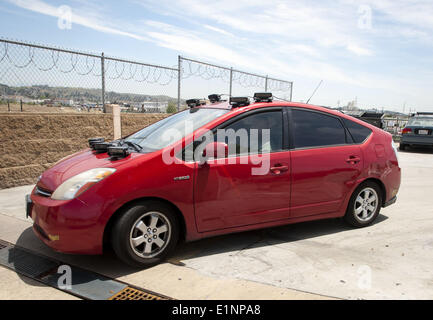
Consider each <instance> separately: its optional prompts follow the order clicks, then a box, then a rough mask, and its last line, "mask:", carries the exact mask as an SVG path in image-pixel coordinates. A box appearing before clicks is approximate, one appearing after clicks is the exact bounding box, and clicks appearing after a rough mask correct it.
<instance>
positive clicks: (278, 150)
mask: <svg viewBox="0 0 433 320" xmlns="http://www.w3.org/2000/svg"><path fill="white" fill-rule="evenodd" d="M222 129H224V130H225V131H224V134H225V137H223V139H220V138H221V136H220V133H221V131H219V132H218V134H217V135H216V138H215V139H218V141H223V142H225V143H227V144H228V147H229V155H228V157H227V158H225V159H209V160H207V162H206V163H205V164H202V165H198V166H196V174H195V183H194V203H195V214H196V221H197V227H198V230H199V232H205V231H211V230H217V229H223V228H231V227H238V226H245V225H252V224H257V223H264V222H270V221H275V220H279V219H287V218H288V217H289V206H290V170H289V169H290V152H289V151H288V149H287V148H286V147H285V144H286V141H285V138H283V137H284V134H283V132H285V130H283V117H282V111H281V109H279V110H269V111H263V110H261V111H256V112H253V113H250V114H248V115H244V116H242V118H240V119H237V120H235V121H234V122H231V123H230V124H229V125H226V126H224V127H223V128H222ZM266 130H269V131H268V134H266V133H264V132H266ZM233 133H235V138H234V139H233ZM245 136H248V141H247V142H245ZM256 138H257V139H256ZM253 140H256V141H257V144H254V141H253ZM252 146H253V147H252ZM222 160H224V161H222Z"/></svg>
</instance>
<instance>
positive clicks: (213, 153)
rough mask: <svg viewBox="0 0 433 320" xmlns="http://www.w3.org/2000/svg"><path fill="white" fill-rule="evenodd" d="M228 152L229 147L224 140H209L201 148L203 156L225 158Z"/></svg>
mask: <svg viewBox="0 0 433 320" xmlns="http://www.w3.org/2000/svg"><path fill="white" fill-rule="evenodd" d="M228 154H229V147H228V145H227V144H226V143H224V142H211V143H209V144H208V145H207V146H206V147H205V148H204V150H203V154H202V156H203V157H204V158H214V159H218V158H226V157H227V156H228Z"/></svg>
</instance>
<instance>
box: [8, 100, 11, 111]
mask: <svg viewBox="0 0 433 320" xmlns="http://www.w3.org/2000/svg"><path fill="white" fill-rule="evenodd" d="M8 112H11V106H10V105H9V99H8Z"/></svg>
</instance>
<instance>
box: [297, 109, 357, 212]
mask: <svg viewBox="0 0 433 320" xmlns="http://www.w3.org/2000/svg"><path fill="white" fill-rule="evenodd" d="M289 114H290V119H291V121H290V128H291V138H292V139H291V144H292V145H291V146H292V151H291V153H292V154H291V159H292V169H291V171H292V176H291V183H292V195H291V214H290V216H291V217H302V216H309V215H317V214H324V213H330V212H335V211H338V210H339V209H340V207H341V205H342V203H343V201H344V199H345V197H346V196H347V194H348V192H350V190H351V189H352V187H353V186H354V184H355V183H356V181H357V179H358V177H359V176H360V174H361V171H362V168H363V159H362V153H361V150H360V147H359V145H357V144H354V143H353V142H352V140H351V136H350V135H349V133H348V132H347V129H346V128H345V127H344V125H343V123H342V121H341V120H340V118H339V117H336V116H333V115H331V114H328V113H324V112H318V111H314V110H306V109H296V108H293V109H292V108H289Z"/></svg>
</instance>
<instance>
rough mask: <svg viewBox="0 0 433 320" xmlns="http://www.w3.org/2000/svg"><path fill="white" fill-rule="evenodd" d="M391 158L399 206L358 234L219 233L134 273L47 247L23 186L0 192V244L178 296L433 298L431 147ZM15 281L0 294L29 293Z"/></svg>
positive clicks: (338, 224)
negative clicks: (398, 173)
mask: <svg viewBox="0 0 433 320" xmlns="http://www.w3.org/2000/svg"><path fill="white" fill-rule="evenodd" d="M399 157H400V166H401V168H402V185H401V189H400V192H399V194H398V200H397V203H396V204H394V205H392V206H390V207H388V208H385V209H382V211H381V215H380V216H379V218H378V219H377V222H376V223H375V224H374V225H372V226H370V227H367V228H363V229H352V228H351V227H348V226H347V225H345V224H344V222H342V221H341V220H339V219H334V220H323V221H316V222H306V223H301V224H295V225H288V226H283V227H278V228H270V229H263V230H260V231H251V232H245V233H239V234H233V235H227V236H220V237H215V238H210V239H205V240H201V241H197V242H193V243H189V244H183V245H181V246H180V247H179V249H178V251H177V254H176V255H175V256H174V257H172V258H171V259H170V261H168V262H167V263H163V264H161V265H159V266H156V267H153V268H149V269H146V270H135V269H131V268H129V267H126V266H124V265H122V264H121V263H120V262H118V261H117V260H116V258H115V257H114V255H113V253H111V252H108V253H107V254H105V255H104V256H74V255H64V254H59V253H54V252H53V251H51V250H50V249H49V248H47V247H45V245H44V244H43V243H42V242H41V241H39V240H38V239H37V238H36V237H35V236H34V235H33V232H32V230H31V221H30V220H26V219H25V217H24V205H23V197H24V194H25V193H26V192H28V191H29V190H30V189H31V186H25V187H18V188H13V189H6V190H0V239H3V240H6V241H9V242H13V243H16V244H17V245H20V246H22V247H26V248H29V249H32V250H34V251H38V252H41V253H43V254H45V255H49V256H53V257H55V258H57V259H60V260H62V261H65V263H70V264H74V265H77V266H82V267H84V268H87V269H90V270H94V271H96V272H99V273H101V274H105V275H107V276H110V277H113V278H117V279H119V280H121V281H125V282H128V283H131V284H134V285H136V286H140V287H143V288H146V289H149V290H153V291H155V292H158V293H161V294H164V295H167V296H170V297H173V298H178V299H323V298H331V297H336V298H343V299H433V269H432V268H431V266H432V262H433V233H432V230H433V196H432V195H433V151H429V150H422V149H417V150H411V151H408V152H399ZM1 268H2V267H0V271H1ZM12 278H13V281H12V280H11V281H7V279H12ZM20 281H21V282H20V283H19V282H18V283H17V279H16V277H12V276H9V277H6V278H2V277H0V298H5V297H6V298H7V297H8V295H7V291H8V290H15V289H16V288H21V289H22V290H25V287H26V286H27V287H31V288H32V290H36V289H37V287H36V288H35V287H34V286H36V285H35V284H34V283H32V282H31V281H28V279H25V278H23V277H20ZM2 282H3V283H2ZM23 284H25V285H23ZM38 285H39V284H38ZM39 286H40V285H39ZM5 290H6V291H5ZM40 290H47V289H46V288H42V287H41V288H40ZM53 290H54V289H53ZM14 292H15V291H14ZM18 292H19V291H18ZM62 294H63V293H62ZM17 296H19V294H14V295H13V296H10V298H16V297H17ZM47 296H48V297H52V293H50V294H47ZM57 298H64V297H63V296H61V297H57Z"/></svg>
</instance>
